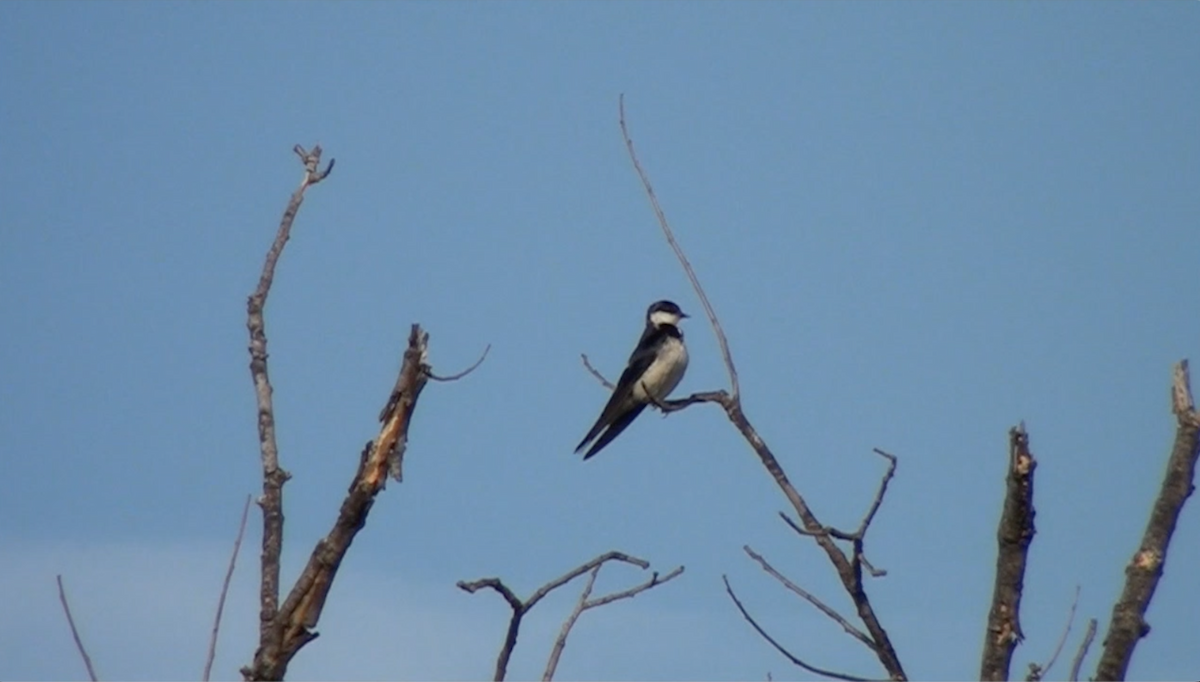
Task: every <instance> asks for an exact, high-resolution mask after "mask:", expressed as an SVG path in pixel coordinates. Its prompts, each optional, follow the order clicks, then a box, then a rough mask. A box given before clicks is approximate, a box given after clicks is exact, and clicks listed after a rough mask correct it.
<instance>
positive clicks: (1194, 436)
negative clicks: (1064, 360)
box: [1096, 360, 1200, 680]
mask: <svg viewBox="0 0 1200 682" xmlns="http://www.w3.org/2000/svg"><path fill="white" fill-rule="evenodd" d="M1172 378H1173V381H1172V408H1173V411H1174V412H1175V418H1176V422H1177V426H1176V430H1175V444H1174V446H1173V447H1172V448H1171V455H1170V457H1169V458H1168V460H1167V471H1166V475H1165V476H1163V482H1162V488H1161V489H1160V490H1159V493H1158V499H1156V500H1155V501H1154V507H1153V509H1152V510H1151V511H1150V521H1149V522H1148V523H1147V524H1146V532H1145V533H1144V534H1143V535H1142V543H1141V546H1139V547H1138V551H1137V553H1135V554H1134V555H1133V560H1132V561H1130V562H1129V566H1127V567H1126V568H1125V589H1124V590H1122V592H1121V597H1120V598H1119V599H1118V600H1117V603H1116V604H1114V605H1113V611H1112V619H1111V620H1110V621H1109V624H1108V634H1107V635H1106V636H1105V637H1104V649H1103V651H1102V652H1101V654H1100V662H1099V664H1098V665H1097V666H1096V679H1097V680H1123V679H1125V674H1126V673H1127V672H1128V670H1129V662H1130V660H1131V659H1132V658H1133V650H1134V648H1135V647H1136V646H1137V643H1138V641H1139V640H1140V639H1141V638H1142V637H1145V636H1146V634H1147V633H1148V632H1150V625H1149V624H1147V623H1146V609H1148V608H1149V607H1150V600H1151V599H1152V598H1153V597H1154V590H1155V589H1157V588H1158V581H1159V580H1160V579H1161V578H1162V574H1163V565H1164V564H1165V563H1166V561H1167V548H1168V547H1169V546H1170V544H1171V536H1172V535H1174V534H1175V526H1176V524H1177V523H1178V521H1179V514H1180V512H1181V511H1182V510H1183V505H1184V503H1185V502H1187V498H1188V496H1190V495H1191V494H1192V490H1194V489H1195V484H1194V482H1195V479H1196V459H1197V457H1198V456H1200V414H1198V413H1197V412H1196V405H1195V402H1193V400H1192V390H1191V385H1190V383H1191V379H1190V377H1189V375H1188V363H1187V360H1181V361H1180V362H1179V363H1178V364H1176V365H1175V368H1174V372H1173V377H1172Z"/></svg>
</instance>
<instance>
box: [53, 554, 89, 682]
mask: <svg viewBox="0 0 1200 682" xmlns="http://www.w3.org/2000/svg"><path fill="white" fill-rule="evenodd" d="M55 578H56V579H57V580H58V601H59V602H61V603H62V607H63V613H66V614H67V625H69V626H71V638H72V639H74V640H75V648H76V649H78V650H79V655H80V656H81V657H83V665H84V667H86V668H87V673H88V678H89V679H91V681H92V682H96V681H97V680H98V679H99V678H98V677H96V669H95V668H93V667H92V657H91V656H88V652H87V649H85V648H83V640H82V639H80V638H79V630H76V629H75V619H74V618H72V617H71V607H70V606H69V605H68V604H67V592H66V590H64V589H63V579H62V575H58V576H55Z"/></svg>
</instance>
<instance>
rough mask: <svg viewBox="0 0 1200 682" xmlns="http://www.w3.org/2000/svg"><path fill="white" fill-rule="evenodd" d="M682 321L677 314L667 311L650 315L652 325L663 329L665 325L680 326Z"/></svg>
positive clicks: (659, 311)
mask: <svg viewBox="0 0 1200 682" xmlns="http://www.w3.org/2000/svg"><path fill="white" fill-rule="evenodd" d="M680 319H682V318H680V317H679V316H678V315H676V314H675V313H669V312H667V311H665V310H656V311H654V312H652V313H650V324H652V325H654V326H655V327H661V326H662V325H664V324H669V325H678V324H679V320H680Z"/></svg>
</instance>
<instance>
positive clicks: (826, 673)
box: [721, 575, 867, 682]
mask: <svg viewBox="0 0 1200 682" xmlns="http://www.w3.org/2000/svg"><path fill="white" fill-rule="evenodd" d="M721 580H724V581H725V594H728V595H729V598H730V599H732V600H733V604H734V606H736V607H737V609H738V611H740V612H741V613H742V618H745V619H746V622H747V623H749V624H750V627H752V628H754V630H755V632H757V633H758V634H759V635H761V636H762V638H763V639H765V640H767V642H769V643H770V644H771V646H773V647H775V650H776V651H778V652H779V653H781V654H783V655H784V657H786V658H787V659H788V660H789V661H791V662H792V664H793V665H796V666H797V667H800V668H803V669H804V670H807V671H808V672H810V673H813V674H815V675H821V676H823V677H829V678H832V679H835V680H849V681H850V682H866V680H867V678H865V677H856V676H854V675H847V674H845V673H839V672H834V671H833V670H826V669H824V668H818V667H817V666H815V665H811V664H809V663H806V662H804V661H803V660H801V659H800V658H799V657H797V656H796V655H795V654H793V653H792V652H790V651H788V650H787V649H785V648H784V646H783V645H782V644H780V643H779V642H778V641H776V640H775V638H774V637H772V636H771V635H769V634H767V631H766V630H764V629H763V628H762V626H761V625H759V624H758V621H756V620H754V617H753V616H751V615H750V612H749V611H747V610H746V607H745V606H743V605H742V602H741V600H740V599H738V598H737V595H736V594H734V593H733V587H731V586H730V585H729V577H728V576H724V575H723V576H721Z"/></svg>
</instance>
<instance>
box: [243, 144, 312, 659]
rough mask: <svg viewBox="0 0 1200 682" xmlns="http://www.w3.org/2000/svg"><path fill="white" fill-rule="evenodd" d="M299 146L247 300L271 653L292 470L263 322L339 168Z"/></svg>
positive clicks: (262, 595) (262, 631)
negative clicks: (286, 463)
mask: <svg viewBox="0 0 1200 682" xmlns="http://www.w3.org/2000/svg"><path fill="white" fill-rule="evenodd" d="M293 151H295V152H296V155H297V156H299V157H300V161H301V162H302V163H303V164H304V179H303V180H301V181H300V186H299V187H298V188H296V191H295V192H293V193H292V197H291V199H289V200H288V204H287V208H285V209H284V211H283V217H282V218H281V219H280V221H279V230H278V231H277V232H276V233H275V241H274V243H272V244H271V248H270V250H269V251H267V257H266V260H265V261H264V262H263V269H262V274H261V275H260V276H259V279H258V286H256V287H255V288H254V293H252V294H250V298H249V300H248V301H247V302H246V328H247V329H248V330H249V332H250V376H251V378H252V379H253V381H254V397H255V401H256V402H257V405H258V445H259V452H260V454H261V456H262V467H263V495H262V498H260V499H259V506H261V507H262V511H263V536H262V579H261V581H260V591H259V601H260V603H261V606H260V612H259V652H260V653H266V652H270V653H271V655H276V654H277V652H278V650H279V646H280V638H281V637H282V635H283V633H282V630H281V628H280V624H279V622H278V618H277V616H278V609H279V561H280V559H279V557H280V553H281V552H282V551H283V484H284V483H285V482H286V481H287V479H288V478H289V477H290V474H288V472H287V471H285V470H284V469H283V468H282V467H281V466H280V465H279V447H278V445H277V444H276V440H275V406H274V404H273V402H272V400H271V394H272V392H273V389H272V388H271V380H270V377H269V376H268V374H267V334H266V326H265V323H264V322H263V307H264V306H266V304H267V294H269V293H270V291H271V284H272V283H273V282H274V281H275V265H276V263H278V261H279V256H280V254H282V253H283V247H284V245H286V244H287V241H288V238H289V237H290V236H291V233H292V222H293V221H295V219H296V212H297V211H299V210H300V204H302V203H304V192H305V191H306V190H307V189H308V188H309V187H311V186H313V185H315V184H317V183H318V182H321V181H322V180H324V179H325V178H326V177H327V176H328V175H329V172H330V171H332V170H333V162H332V161H330V163H329V166H328V167H326V168H325V170H323V171H318V170H317V169H318V167H319V166H320V163H321V147H320V145H317V146H315V147H313V148H312V151H305V150H304V148H303V147H301V146H300V145H296V146H295V148H294V149H293ZM256 657H257V654H256Z"/></svg>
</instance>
